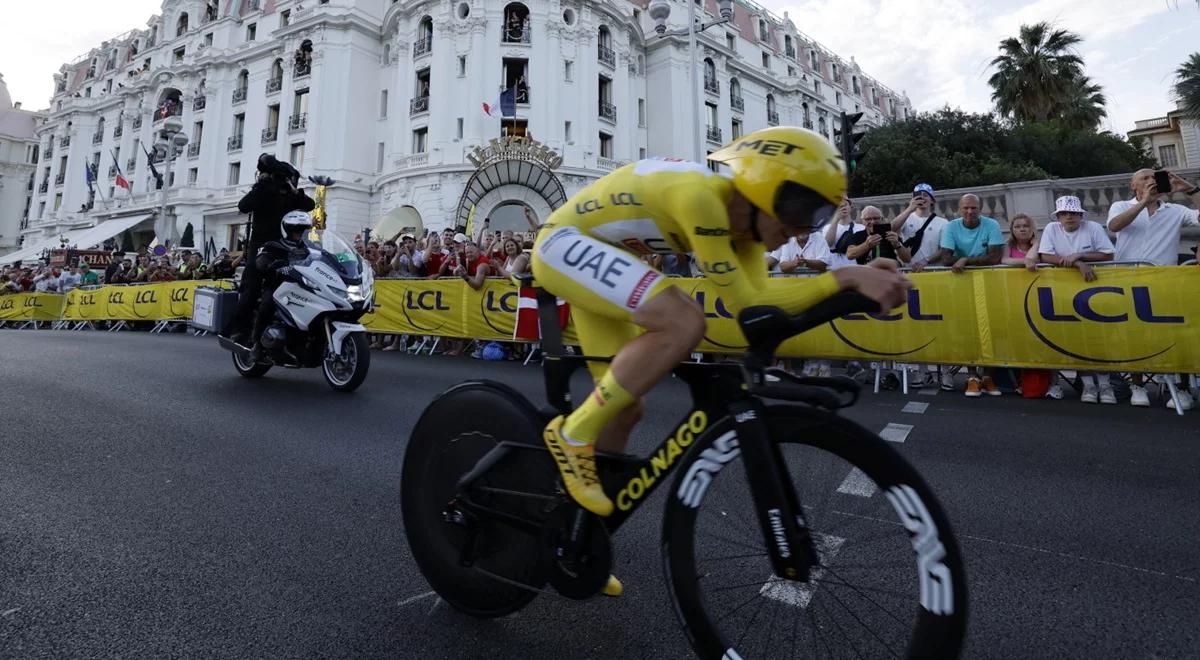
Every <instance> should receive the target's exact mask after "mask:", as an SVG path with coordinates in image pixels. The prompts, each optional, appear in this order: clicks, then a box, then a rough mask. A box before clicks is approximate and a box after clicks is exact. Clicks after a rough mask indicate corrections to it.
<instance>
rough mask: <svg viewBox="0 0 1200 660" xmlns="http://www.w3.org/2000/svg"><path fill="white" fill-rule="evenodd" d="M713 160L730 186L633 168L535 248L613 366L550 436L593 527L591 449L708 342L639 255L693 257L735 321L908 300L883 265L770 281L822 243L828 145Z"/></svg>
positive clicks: (834, 169) (576, 208)
mask: <svg viewBox="0 0 1200 660" xmlns="http://www.w3.org/2000/svg"><path fill="white" fill-rule="evenodd" d="M708 159H709V160H711V161H715V162H718V163H724V164H725V165H727V166H728V167H729V168H730V170H731V171H732V176H723V175H720V174H717V173H715V172H713V171H712V170H710V169H708V168H707V167H705V166H704V165H702V164H699V163H691V162H686V161H680V160H670V159H649V160H641V161H638V162H635V163H632V164H629V165H626V166H624V167H622V168H620V169H618V170H616V171H614V172H612V173H610V174H608V175H607V176H605V177H603V178H601V179H600V180H598V181H596V182H594V183H592V184H591V185H590V186H588V187H586V188H584V189H583V190H581V191H580V192H579V193H578V194H576V195H575V196H574V197H572V198H571V199H570V200H569V201H567V203H566V204H564V205H563V206H562V207H560V208H559V209H558V210H557V211H555V212H554V213H553V214H552V215H551V216H550V217H549V218H548V220H547V222H546V225H545V227H544V228H543V230H542V231H541V233H540V234H539V236H538V240H537V243H536V244H535V245H534V249H533V274H534V278H535V279H536V280H537V281H538V283H539V284H540V285H541V286H543V287H544V288H545V289H546V290H548V291H550V292H552V293H554V294H555V295H557V296H559V297H561V298H563V299H565V300H567V301H568V302H569V303H570V304H571V314H572V317H573V318H574V320H575V328H576V331H577V332H578V336H579V343H580V345H581V348H582V349H583V352H584V354H585V355H589V356H604V357H607V356H613V359H612V362H611V363H603V362H591V363H589V369H590V370H591V372H592V377H593V379H594V380H595V383H596V385H595V390H594V391H593V393H592V394H591V395H590V396H589V397H588V398H587V399H586V400H585V401H584V402H583V403H582V405H580V406H579V407H578V408H577V409H576V410H575V411H574V412H572V413H571V414H570V415H568V416H566V417H563V416H559V417H556V418H555V419H554V420H552V421H551V422H550V423H549V424H548V425H547V426H546V429H545V431H544V433H543V440H544V441H545V443H546V446H547V447H548V448H549V449H550V452H551V454H552V455H553V456H554V459H555V462H556V463H557V464H558V468H559V470H560V471H561V473H562V477H563V481H564V483H565V484H566V487H567V491H568V492H569V494H570V495H571V497H572V498H574V499H575V500H576V501H577V502H578V503H579V504H580V505H581V506H582V507H584V508H585V509H587V510H589V511H591V512H593V513H595V514H597V515H601V516H607V515H610V514H611V513H612V510H613V503H612V501H611V500H610V499H609V498H608V496H607V495H605V493H604V490H603V489H602V488H601V484H600V481H599V480H598V479H597V477H596V467H595V450H594V447H595V445H597V444H599V446H600V448H601V449H603V450H605V451H622V450H624V447H625V442H626V441H627V440H628V436H629V432H630V431H631V430H632V428H633V426H634V424H636V423H637V421H638V419H639V418H640V416H641V401H640V398H641V397H642V396H643V395H644V394H646V393H647V392H648V391H649V390H650V389H651V388H652V387H653V386H654V384H655V383H657V382H658V381H659V380H661V379H662V378H663V377H665V376H666V375H667V374H668V373H670V371H671V370H672V369H673V368H674V367H675V366H676V365H677V364H679V363H680V362H681V361H683V360H684V359H685V358H687V356H688V355H689V354H690V353H691V352H692V350H693V349H694V348H695V347H696V345H697V344H699V343H700V340H701V339H703V338H704V331H705V317H704V312H703V311H702V310H701V308H700V306H699V305H698V304H697V303H696V302H695V301H694V300H692V298H691V297H690V296H689V295H688V294H687V293H685V292H684V291H682V290H681V289H679V288H677V287H675V286H672V285H671V283H670V280H668V279H667V278H666V277H665V276H663V275H662V274H661V273H659V272H658V271H656V270H654V269H652V268H651V267H650V266H648V265H646V264H645V263H644V262H643V261H642V260H641V259H640V257H641V256H645V255H648V254H654V253H658V254H670V253H688V252H692V253H694V254H695V258H696V263H697V264H698V266H699V268H700V270H701V271H702V272H703V273H704V276H705V277H707V278H708V279H710V280H712V281H713V282H714V283H715V284H716V285H717V286H718V287H720V288H721V290H722V293H721V297H722V299H723V300H724V301H725V304H726V307H727V308H728V309H729V310H730V311H731V312H733V313H734V314H736V313H737V311H738V310H740V309H741V308H743V307H747V306H752V305H772V306H776V307H780V308H782V309H784V310H785V311H787V312H789V313H793V314H795V313H799V312H801V311H802V310H804V309H806V308H808V307H810V306H812V305H813V304H814V303H816V302H818V301H820V300H823V299H825V298H827V297H829V296H831V295H832V294H834V293H836V292H837V291H839V290H841V289H857V290H858V291H859V292H861V293H862V294H864V295H866V296H867V297H869V298H871V299H872V300H874V301H876V302H878V303H879V304H880V307H881V308H885V309H891V308H892V307H895V306H897V305H899V304H900V303H901V302H903V300H904V298H905V296H906V292H907V289H908V287H909V282H908V280H907V279H906V278H905V277H904V276H903V275H901V274H900V273H899V272H897V271H896V264H895V262H892V261H890V260H882V259H881V260H877V261H875V262H874V263H872V264H871V265H870V266H849V267H845V268H841V269H838V270H837V271H835V272H833V273H829V274H825V275H821V276H818V277H816V278H814V279H812V280H810V281H807V282H805V283H803V284H799V283H797V282H795V281H794V280H793V281H790V282H788V281H781V280H774V281H772V280H769V278H768V276H767V264H766V257H765V254H766V252H767V251H769V250H773V249H775V248H777V247H779V246H780V245H783V243H784V242H786V241H787V240H788V238H789V237H790V236H801V235H804V234H808V233H810V232H812V231H815V230H816V229H817V228H819V227H820V226H821V225H823V224H824V223H825V222H826V221H827V220H828V219H829V218H830V216H832V215H833V213H834V211H835V210H836V209H837V207H838V205H840V204H841V203H842V200H843V198H844V196H845V193H846V171H845V163H844V162H843V161H842V160H841V157H840V156H839V155H838V153H837V150H836V149H835V148H834V146H833V145H832V144H830V143H829V142H828V141H827V140H825V138H823V137H821V136H820V135H818V134H817V133H814V132H812V131H809V130H805V129H801V128H794V127H784V126H779V127H772V128H767V129H764V130H761V131H755V132H754V133H750V134H749V135H745V136H743V137H741V138H738V139H737V140H736V141H734V142H733V143H731V144H729V145H727V146H725V147H724V148H722V149H721V150H720V151H717V152H715V153H713V154H711V155H710V156H709V157H708ZM619 589H620V588H619V586H618V587H617V591H619Z"/></svg>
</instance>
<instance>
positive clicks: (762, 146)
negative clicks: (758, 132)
mask: <svg viewBox="0 0 1200 660" xmlns="http://www.w3.org/2000/svg"><path fill="white" fill-rule="evenodd" d="M733 149H734V153H737V152H740V151H742V150H743V149H752V150H754V151H757V152H758V153H760V154H762V155H764V156H780V155H783V156H787V155H789V154H791V153H792V152H793V151H801V150H803V149H804V147H802V146H800V145H798V144H792V143H790V142H784V141H782V140H763V139H761V138H759V139H757V140H743V141H741V142H739V143H737V146H735V147H734V148H733Z"/></svg>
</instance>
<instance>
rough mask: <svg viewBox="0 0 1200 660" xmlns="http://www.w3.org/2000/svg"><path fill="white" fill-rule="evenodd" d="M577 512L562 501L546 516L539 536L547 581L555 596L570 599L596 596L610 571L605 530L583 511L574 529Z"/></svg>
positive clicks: (590, 515)
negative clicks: (543, 554) (557, 594)
mask: <svg viewBox="0 0 1200 660" xmlns="http://www.w3.org/2000/svg"><path fill="white" fill-rule="evenodd" d="M580 511H581V509H580V508H579V505H577V504H575V503H574V502H569V501H568V502H563V503H562V504H561V505H559V506H558V507H557V508H556V509H555V510H554V511H552V512H550V515H548V516H547V517H546V522H545V524H544V525H543V526H542V535H541V537H542V538H541V542H542V545H541V547H542V552H544V553H545V557H544V560H545V561H544V564H543V565H544V566H546V568H547V571H546V575H547V578H548V580H547V581H548V582H549V583H550V586H552V587H554V589H555V591H557V592H558V593H559V594H561V595H562V596H564V597H566V598H571V599H574V600H582V599H584V598H590V597H592V596H594V595H596V594H597V593H600V590H601V589H602V588H604V585H605V583H607V582H608V576H609V573H610V572H611V571H612V544H611V542H610V539H609V536H608V530H607V529H605V527H604V525H603V524H602V523H601V522H600V520H599V519H597V518H596V516H595V515H593V514H591V513H587V512H586V511H585V512H583V517H582V520H581V521H579V523H581V524H579V525H578V529H577V530H576V529H575V528H576V525H577V520H578V518H577V514H578V513H579V512H580ZM573 535H574V536H575V539H574V540H572V536H573Z"/></svg>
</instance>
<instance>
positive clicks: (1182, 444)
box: [0, 331, 1200, 659]
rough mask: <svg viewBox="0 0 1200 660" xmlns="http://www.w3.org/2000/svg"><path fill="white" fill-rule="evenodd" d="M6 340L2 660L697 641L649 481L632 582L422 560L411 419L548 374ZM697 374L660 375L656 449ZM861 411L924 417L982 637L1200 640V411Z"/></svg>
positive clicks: (148, 342) (942, 398)
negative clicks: (567, 587)
mask: <svg viewBox="0 0 1200 660" xmlns="http://www.w3.org/2000/svg"><path fill="white" fill-rule="evenodd" d="M0 355H2V356H3V357H2V360H3V376H4V377H3V398H2V399H0V401H2V402H0V656H2V657H20V658H30V657H99V656H127V657H128V656H136V657H168V656H188V657H316V656H319V657H356V658H362V657H406V658H407V657H418V656H420V657H448V658H522V659H525V658H556V659H557V658H564V657H580V658H609V657H620V658H651V657H653V658H676V657H688V652H687V648H686V643H685V641H684V639H683V637H682V634H681V633H680V631H679V629H678V626H677V623H676V621H675V617H674V614H673V612H672V609H671V605H670V600H669V597H668V594H667V591H666V587H665V583H664V579H663V572H662V568H661V561H660V559H659V557H658V549H659V544H658V537H659V530H660V527H661V515H660V507H659V506H655V505H654V503H653V502H652V504H651V506H648V507H646V508H645V509H643V510H642V511H641V512H640V513H639V514H638V517H636V518H635V519H633V520H631V521H630V523H629V524H628V525H627V526H626V527H625V528H623V530H622V532H621V534H620V535H619V536H618V537H617V538H616V539H615V541H614V550H615V553H616V556H617V560H616V566H615V569H614V570H615V572H616V573H617V574H618V575H620V576H621V578H622V579H623V581H624V582H625V584H626V589H627V593H626V596H625V597H624V598H622V599H619V600H611V599H593V600H589V601H584V602H575V601H566V600H563V599H560V598H554V597H547V596H542V597H539V598H538V599H536V600H535V601H534V602H533V603H532V604H531V605H529V606H528V607H527V608H526V609H524V610H522V611H521V612H519V613H517V614H516V615H513V616H510V617H507V618H504V619H500V620H494V621H477V620H474V619H471V618H468V617H465V616H462V615H460V614H457V613H455V612H454V611H453V610H451V609H450V608H448V607H447V606H445V605H444V604H442V603H441V602H440V601H439V600H438V599H436V598H435V597H433V596H431V595H430V594H429V586H428V585H427V583H426V582H425V581H424V579H423V578H422V577H421V575H420V573H418V572H417V570H416V568H415V565H414V563H413V561H412V558H411V555H410V553H409V550H408V548H407V545H406V542H405V538H404V532H403V528H402V521H401V516H400V509H399V485H400V483H399V482H400V466H401V461H402V455H403V451H404V448H405V444H406V442H407V437H408V432H409V430H410V428H411V426H412V425H413V423H414V422H415V420H416V418H417V415H418V414H419V412H420V411H421V409H422V408H423V406H424V405H425V404H426V403H427V402H428V401H429V400H430V399H431V397H432V396H433V395H435V394H436V393H437V392H439V391H441V390H442V389H444V388H446V387H448V386H449V385H452V384H454V383H456V382H458V381H460V380H463V379H465V378H468V377H477V376H479V375H480V374H486V375H487V376H488V377H491V378H495V379H497V380H503V381H506V382H508V383H510V384H513V385H514V386H516V387H518V388H519V389H520V390H522V391H523V392H526V393H527V394H528V395H529V396H531V398H533V399H535V400H540V398H541V381H540V376H539V371H538V370H537V369H534V368H522V367H521V366H520V365H519V364H516V363H483V362H478V361H474V360H469V359H465V358H444V357H432V358H431V357H420V358H414V357H409V356H403V355H400V354H395V353H384V354H381V353H375V354H374V356H373V358H374V362H373V364H372V370H371V374H370V376H369V377H368V379H367V382H366V384H365V385H364V386H363V388H362V389H361V390H360V391H359V392H357V393H355V394H353V395H349V396H347V395H335V394H334V393H332V392H330V391H329V390H328V389H327V387H326V386H325V384H324V382H323V380H322V379H321V377H320V375H319V373H317V372H316V371H275V372H272V373H271V374H270V375H269V376H268V377H267V378H265V379H263V380H259V381H250V380H245V379H242V378H239V377H238V376H237V375H236V374H235V373H234V371H233V368H232V366H231V364H230V361H229V357H228V355H227V354H225V353H224V352H222V351H220V350H219V349H218V348H217V347H216V345H215V342H213V341H212V340H211V339H197V338H192V337H187V336H182V335H171V336H150V335H147V334H145V333H121V334H106V333H88V334H80V333H65V332H50V331H0ZM683 395H684V390H683V389H682V387H681V386H680V385H679V384H678V383H667V384H665V385H664V386H662V387H660V388H659V389H658V390H656V391H655V393H654V394H653V395H652V398H651V402H652V405H651V406H650V409H651V411H652V412H651V414H650V415H649V417H648V419H647V421H646V423H645V427H644V432H643V433H642V435H641V436H639V437H641V438H643V441H642V442H641V443H640V444H641V445H645V444H646V443H645V441H644V438H645V437H646V436H653V437H662V436H663V435H665V434H666V433H667V431H668V430H669V429H670V428H671V427H672V426H674V424H675V422H676V421H677V419H678V411H681V410H683V408H684V406H685V405H686V403H685V402H684V401H683V398H684V397H683ZM913 401H915V402H919V403H927V404H929V406H928V409H927V410H926V411H925V412H924V413H906V412H902V409H903V408H904V406H905V405H906V404H908V403H910V402H913ZM846 414H847V415H848V416H850V417H852V418H854V419H855V420H857V421H859V422H861V423H862V424H864V425H865V426H867V427H868V428H870V429H873V430H882V429H883V428H884V427H886V426H887V425H888V424H889V423H898V424H905V425H911V426H912V427H913V428H912V429H911V431H910V432H909V433H908V435H907V437H906V438H905V441H904V442H903V443H902V444H897V445H896V446H897V448H898V449H899V450H900V451H901V452H902V453H903V454H905V455H906V456H907V458H908V459H909V460H910V461H911V462H912V463H913V464H915V465H916V466H917V467H918V469H919V470H920V471H921V472H922V474H923V475H924V476H925V477H926V479H927V481H928V482H929V483H930V484H931V485H932V486H933V488H934V490H935V492H936V493H937V495H938V497H939V498H940V500H941V502H942V503H943V505H944V506H945V507H946V508H947V510H948V512H949V514H950V518H951V520H952V522H953V523H954V526H955V531H956V532H957V535H958V538H959V541H960V544H961V546H962V549H963V552H964V555H965V557H966V561H967V570H968V577H969V586H970V592H971V614H972V618H971V625H970V632H969V642H968V647H967V656H968V657H978V658H1034V657H1039V658H1040V657H1047V658H1049V657H1054V658H1062V657H1077V658H1112V657H1148V658H1169V657H1174V658H1187V657H1193V658H1194V657H1197V656H1198V655H1200V626H1198V625H1197V622H1198V621H1200V489H1198V488H1197V475H1198V474H1200V430H1198V429H1200V427H1198V425H1197V421H1196V420H1197V419H1200V416H1197V414H1192V415H1190V416H1187V417H1183V418H1180V417H1177V416H1176V415H1174V414H1173V413H1172V412H1170V411H1168V410H1166V409H1165V408H1161V407H1155V408H1153V409H1150V410H1138V409H1133V408H1130V407H1129V406H1127V405H1122V406H1105V407H1099V406H1084V405H1083V404H1080V403H1078V402H1076V401H1025V400H1021V399H1019V398H1016V397H1002V398H999V399H989V398H985V399H982V400H968V399H965V398H964V397H962V395H961V394H959V393H947V392H941V393H939V394H937V395H936V396H930V395H928V394H911V395H909V396H907V397H904V396H901V395H899V394H897V393H886V394H881V395H878V396H875V395H866V396H865V397H864V399H863V400H862V402H861V403H860V405H858V406H857V407H856V408H854V409H853V410H851V411H848V412H847V413H846ZM655 497H656V498H661V497H662V494H661V492H660V493H658V494H656V496H655Z"/></svg>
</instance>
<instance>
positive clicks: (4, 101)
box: [0, 73, 13, 112]
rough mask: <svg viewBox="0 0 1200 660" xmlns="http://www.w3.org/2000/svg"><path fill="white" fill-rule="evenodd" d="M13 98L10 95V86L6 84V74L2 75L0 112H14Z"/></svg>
mask: <svg viewBox="0 0 1200 660" xmlns="http://www.w3.org/2000/svg"><path fill="white" fill-rule="evenodd" d="M12 107H13V103H12V96H11V95H10V94H9V93H8V84H7V83H5V82H4V74H3V73H0V112H3V111H5V110H12Z"/></svg>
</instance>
